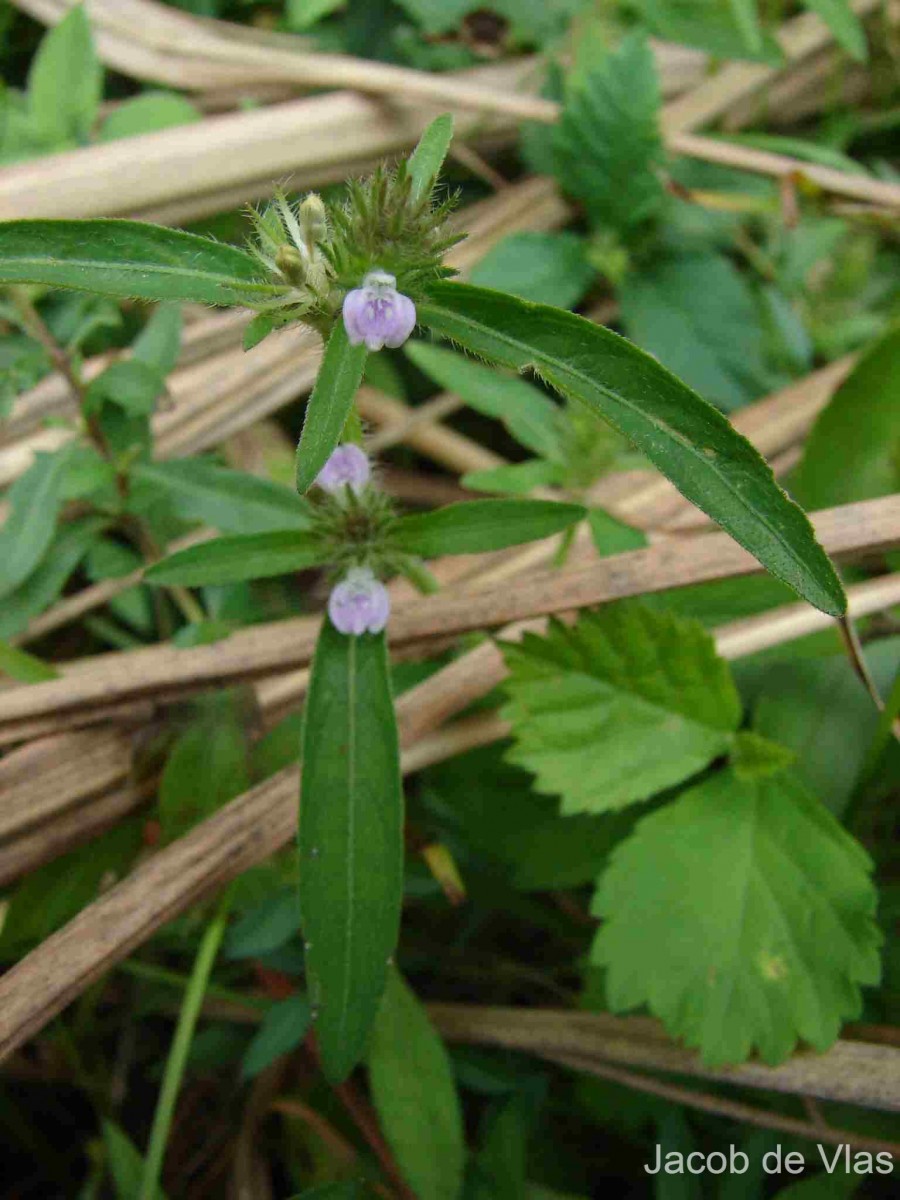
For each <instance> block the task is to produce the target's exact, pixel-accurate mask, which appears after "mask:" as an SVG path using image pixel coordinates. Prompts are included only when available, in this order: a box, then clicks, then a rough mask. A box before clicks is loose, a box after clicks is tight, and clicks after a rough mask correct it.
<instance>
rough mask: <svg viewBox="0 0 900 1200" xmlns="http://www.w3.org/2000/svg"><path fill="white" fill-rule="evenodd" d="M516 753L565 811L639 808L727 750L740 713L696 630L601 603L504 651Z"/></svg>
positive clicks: (637, 608) (660, 615) (639, 608)
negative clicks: (572, 620) (636, 805)
mask: <svg viewBox="0 0 900 1200" xmlns="http://www.w3.org/2000/svg"><path fill="white" fill-rule="evenodd" d="M504 656H505V658H506V662H507V665H508V666H509V668H510V672H511V674H510V678H509V680H508V681H507V683H506V692H507V695H508V696H509V704H508V705H507V706H506V708H505V710H504V716H505V717H506V718H507V719H508V720H509V721H510V722H511V724H512V729H513V736H514V737H515V745H514V746H513V748H512V749H511V750H510V751H509V754H508V758H509V760H510V761H511V762H514V763H517V764H518V765H519V766H522V767H525V768H527V769H528V770H529V771H532V772H533V773H534V774H535V776H536V777H537V778H536V786H537V787H538V789H539V790H540V791H542V792H548V793H550V794H556V795H559V796H561V797H562V811H563V813H567V814H569V813H582V812H594V813H599V812H606V811H609V810H610V809H616V808H622V807H624V806H625V805H626V804H633V803H634V802H635V801H638V800H645V799H647V798H648V797H649V796H652V795H653V794H654V793H655V792H658V791H661V790H662V789H663V788H667V787H673V786H674V785H675V784H677V783H680V782H681V781H682V780H684V779H687V778H688V777H689V776H691V775H693V774H695V773H696V772H697V771H700V770H702V769H703V768H704V767H705V766H706V765H707V764H708V763H709V762H710V761H711V760H712V759H714V758H716V757H717V756H718V755H720V754H724V753H725V752H726V751H727V750H728V749H729V748H730V747H731V745H732V742H733V735H734V730H735V729H736V728H737V725H738V722H739V721H740V716H741V707H740V702H739V700H738V696H737V692H736V691H735V687H734V683H733V682H732V679H731V674H730V672H729V670H728V666H727V664H726V663H725V662H723V661H722V660H721V659H719V658H717V657H716V652H715V647H714V645H713V641H712V638H711V637H710V636H709V634H708V633H706V632H705V630H704V629H703V627H702V626H701V625H700V624H699V623H698V622H696V621H690V620H685V619H684V618H681V617H675V616H672V615H671V614H670V613H665V612H655V611H654V610H652V609H650V608H646V607H644V606H643V605H641V604H638V603H634V602H632V603H624V604H609V605H606V606H605V607H603V608H601V609H598V610H597V611H596V612H592V613H583V614H582V616H581V618H580V619H579V621H578V622H577V624H575V625H573V626H571V627H568V626H566V625H563V624H562V623H561V622H558V621H554V622H552V623H551V626H550V630H549V632H548V634H547V636H546V637H538V636H536V635H534V634H528V635H526V636H525V638H524V639H523V641H522V642H521V643H520V644H518V645H508V646H505V647H504Z"/></svg>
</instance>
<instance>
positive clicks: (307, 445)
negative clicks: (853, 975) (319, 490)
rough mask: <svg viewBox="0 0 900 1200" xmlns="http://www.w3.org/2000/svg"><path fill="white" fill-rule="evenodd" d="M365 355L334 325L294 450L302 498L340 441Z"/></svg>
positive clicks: (341, 322)
mask: <svg viewBox="0 0 900 1200" xmlns="http://www.w3.org/2000/svg"><path fill="white" fill-rule="evenodd" d="M366 354H367V351H366V347H365V346H364V345H360V346H351V345H350V341H349V339H348V337H347V331H346V329H345V328H344V322H343V321H341V320H338V321H336V322H335V325H334V328H333V329H332V331H331V336H330V337H329V339H328V344H327V345H326V347H325V356H324V357H323V359H322V365H321V367H320V368H319V374H318V376H317V377H316V385H315V387H314V388H313V391H312V395H311V396H310V398H309V402H308V404H307V406H306V416H305V417H304V420H303V430H302V432H301V434H300V444H299V445H298V447H297V491H298V492H299V493H300V494H301V496H302V495H303V493H304V492H305V491H307V489H308V488H310V487H311V486H312V485H313V483H314V482H315V479H316V476H317V475H318V474H319V472H320V471H321V469H322V468H323V467H324V466H325V463H326V462H327V461H328V457H329V455H330V454H331V452H332V450H333V449H334V448H335V446H336V445H337V444H338V442H339V441H340V437H341V432H342V431H343V428H344V424H345V422H346V420H347V417H348V416H349V415H350V410H351V408H352V407H353V400H354V397H355V396H356V392H357V389H358V388H359V385H360V383H361V382H362V374H363V369H364V367H365V365H366Z"/></svg>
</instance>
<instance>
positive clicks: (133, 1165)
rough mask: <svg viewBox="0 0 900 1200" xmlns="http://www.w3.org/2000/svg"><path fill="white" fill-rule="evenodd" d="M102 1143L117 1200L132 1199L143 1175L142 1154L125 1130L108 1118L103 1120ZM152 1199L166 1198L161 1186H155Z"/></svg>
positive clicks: (136, 1193)
mask: <svg viewBox="0 0 900 1200" xmlns="http://www.w3.org/2000/svg"><path fill="white" fill-rule="evenodd" d="M103 1144H104V1146H105V1148H106V1163H107V1166H108V1168H109V1173H110V1175H111V1176H112V1181H113V1184H114V1186H115V1189H116V1196H117V1197H118V1200H134V1198H135V1196H137V1195H138V1193H139V1192H140V1189H141V1180H142V1178H143V1175H144V1156H143V1154H141V1152H140V1150H138V1148H137V1146H135V1144H134V1143H133V1142H132V1140H131V1138H129V1136H128V1135H127V1134H126V1133H125V1131H124V1130H123V1129H121V1128H120V1127H119V1126H118V1125H116V1123H115V1122H114V1121H110V1120H108V1119H104V1121H103ZM154 1200H166V1196H165V1193H164V1192H163V1190H162V1188H160V1187H157V1188H156V1190H155V1192H154Z"/></svg>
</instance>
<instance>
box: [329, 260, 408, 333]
mask: <svg viewBox="0 0 900 1200" xmlns="http://www.w3.org/2000/svg"><path fill="white" fill-rule="evenodd" d="M396 284H397V281H396V279H395V278H394V276H393V275H388V274H387V272H385V271H370V272H369V274H368V275H367V276H366V277H365V279H364V280H363V285H362V287H360V288H354V289H353V291H352V292H348V293H347V295H346V296H345V297H344V308H343V316H344V327H345V328H346V330H347V337H348V338H349V339H350V344H351V345H352V346H358V345H360V343H361V342H365V344H366V347H367V348H368V349H369V350H380V349H381V348H382V346H390V347H391V348H392V349H396V347H397V346H402V345H403V343H404V342H405V341H406V339H407V338H408V337H409V335H410V334H411V333H412V331H413V329H414V328H415V324H416V306H415V305H414V304H413V302H412V300H410V298H409V297H408V296H403V295H401V294H400V292H398V291H397V287H396Z"/></svg>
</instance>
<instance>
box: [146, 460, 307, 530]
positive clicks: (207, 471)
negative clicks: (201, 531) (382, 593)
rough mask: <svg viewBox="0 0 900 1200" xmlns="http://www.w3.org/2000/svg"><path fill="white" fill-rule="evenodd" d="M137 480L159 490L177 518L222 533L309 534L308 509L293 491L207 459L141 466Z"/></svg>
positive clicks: (304, 502)
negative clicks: (286, 531) (291, 531)
mask: <svg viewBox="0 0 900 1200" xmlns="http://www.w3.org/2000/svg"><path fill="white" fill-rule="evenodd" d="M134 475H135V478H136V479H138V480H140V481H141V482H143V483H145V484H147V485H149V486H150V487H153V488H158V489H159V490H160V491H161V492H164V493H165V495H166V496H167V497H168V499H169V500H170V502H171V504H172V506H173V507H174V509H175V511H176V513H177V514H178V516H180V517H182V518H183V519H184V520H186V521H203V522H204V523H205V524H206V525H211V526H212V527H213V528H214V529H220V530H221V531H222V532H223V533H268V532H270V531H272V530H285V529H297V530H302V529H306V528H307V527H308V525H309V518H310V508H309V505H308V504H307V503H306V501H304V500H302V499H301V498H300V497H299V496H298V495H297V494H296V492H294V491H292V489H291V488H288V487H284V486H283V485H282V484H280V483H271V482H270V481H269V480H267V479H257V478H256V477H255V476H253V475H248V474H247V472H246V471H233V470H231V469H230V468H229V467H220V466H218V465H217V464H216V463H213V462H209V461H208V460H203V459H178V460H176V461H174V462H154V463H142V464H141V465H140V466H138V467H136V468H135V471H134Z"/></svg>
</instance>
